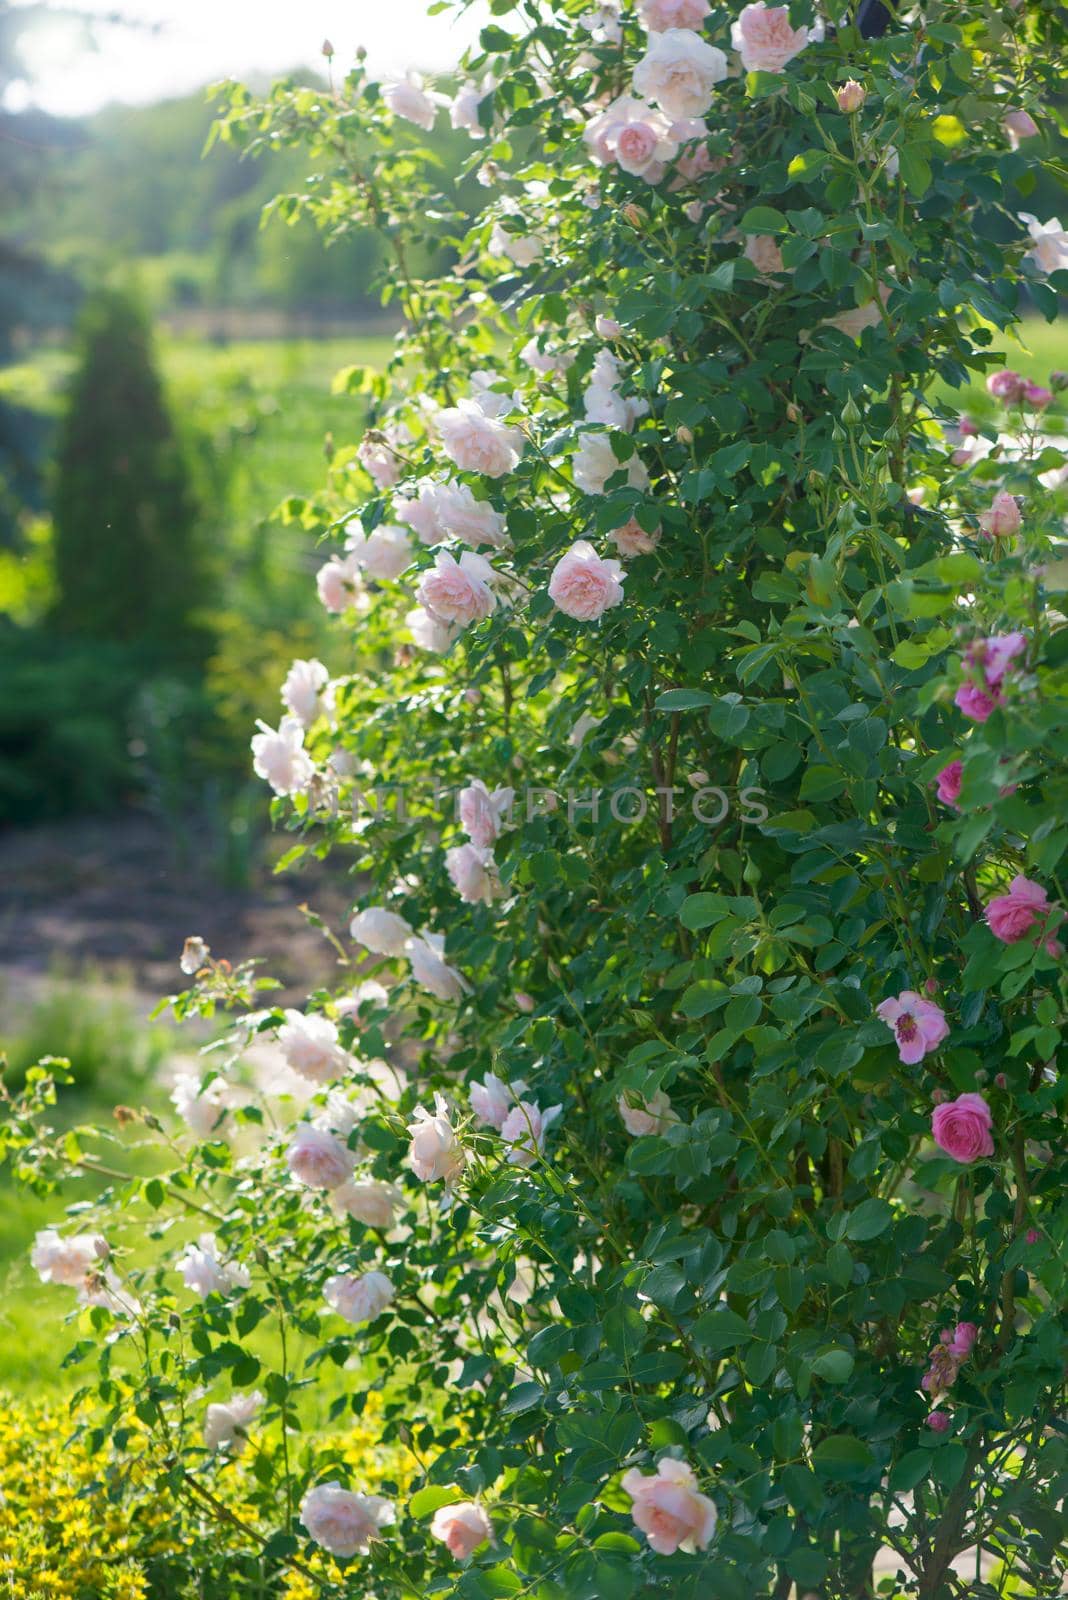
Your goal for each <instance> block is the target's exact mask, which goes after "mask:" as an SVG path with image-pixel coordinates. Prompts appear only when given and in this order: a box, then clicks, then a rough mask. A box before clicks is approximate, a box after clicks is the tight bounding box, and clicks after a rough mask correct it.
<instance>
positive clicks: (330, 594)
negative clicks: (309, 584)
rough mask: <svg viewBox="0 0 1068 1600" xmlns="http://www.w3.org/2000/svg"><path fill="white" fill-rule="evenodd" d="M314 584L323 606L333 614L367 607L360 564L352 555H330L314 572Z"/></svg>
mask: <svg viewBox="0 0 1068 1600" xmlns="http://www.w3.org/2000/svg"><path fill="white" fill-rule="evenodd" d="M315 586H316V589H317V590H318V593H319V599H320V600H321V601H322V604H323V606H324V607H325V608H326V610H327V611H329V612H331V613H332V614H333V615H335V616H336V615H337V614H338V613H340V612H342V611H348V610H349V609H350V608H355V609H356V610H359V611H363V610H366V608H367V594H366V591H365V589H364V587H363V581H362V578H361V574H360V564H359V562H358V561H357V560H356V558H355V557H354V556H352V555H347V556H344V557H341V556H332V557H331V558H330V560H329V561H327V562H326V563H325V564H324V565H323V566H321V567H320V568H319V571H318V572H317V573H316V575H315Z"/></svg>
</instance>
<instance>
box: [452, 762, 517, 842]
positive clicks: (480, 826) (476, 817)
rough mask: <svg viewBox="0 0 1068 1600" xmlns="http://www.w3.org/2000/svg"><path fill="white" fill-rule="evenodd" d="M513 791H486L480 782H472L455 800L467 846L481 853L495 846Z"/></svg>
mask: <svg viewBox="0 0 1068 1600" xmlns="http://www.w3.org/2000/svg"><path fill="white" fill-rule="evenodd" d="M514 799H515V790H514V789H494V790H493V791H492V793H491V792H490V790H489V789H487V787H486V785H485V784H484V783H483V782H482V780H481V778H473V779H472V780H471V782H470V783H469V784H468V785H467V788H466V789H461V790H460V794H459V799H458V812H459V817H460V825H461V827H462V828H463V830H464V832H465V833H466V834H467V837H468V838H469V839H470V841H471V843H472V844H474V845H478V847H479V848H480V849H482V850H484V849H486V848H487V847H488V846H489V845H492V844H495V843H496V841H497V840H498V839H499V838H500V836H501V831H502V829H503V827H504V825H505V822H506V820H507V818H508V816H509V814H510V813H511V809H512V802H513V800H514Z"/></svg>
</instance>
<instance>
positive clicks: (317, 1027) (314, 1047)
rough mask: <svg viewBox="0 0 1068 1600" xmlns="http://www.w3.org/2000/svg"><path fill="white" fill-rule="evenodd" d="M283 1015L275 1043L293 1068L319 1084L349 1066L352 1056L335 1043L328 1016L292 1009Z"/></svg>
mask: <svg viewBox="0 0 1068 1600" xmlns="http://www.w3.org/2000/svg"><path fill="white" fill-rule="evenodd" d="M285 1017H286V1020H285V1022H284V1024H283V1025H282V1027H280V1028H279V1030H278V1043H279V1044H280V1046H281V1048H282V1054H283V1055H284V1056H285V1058H286V1062H287V1064H288V1065H289V1066H290V1067H292V1068H293V1071H294V1072H299V1073H300V1075H301V1077H302V1078H307V1080H308V1082H309V1083H314V1084H316V1085H319V1086H322V1085H323V1084H326V1083H331V1082H333V1080H334V1079H335V1078H340V1077H341V1076H342V1074H343V1073H345V1072H347V1071H348V1070H349V1068H350V1067H351V1065H352V1058H351V1056H349V1054H348V1052H347V1051H345V1050H343V1049H342V1048H341V1046H340V1044H339V1043H338V1037H337V1028H336V1027H335V1025H334V1023H332V1022H331V1021H330V1019H329V1017H322V1016H319V1015H317V1014H316V1013H315V1012H310V1013H308V1014H307V1015H305V1013H304V1012H303V1011H293V1010H287V1011H286V1014H285Z"/></svg>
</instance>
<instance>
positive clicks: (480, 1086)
mask: <svg viewBox="0 0 1068 1600" xmlns="http://www.w3.org/2000/svg"><path fill="white" fill-rule="evenodd" d="M525 1088H526V1084H525V1083H524V1082H523V1080H522V1078H517V1079H516V1081H515V1083H514V1084H507V1083H505V1081H504V1079H503V1078H498V1076H497V1074H496V1073H495V1072H487V1073H486V1076H485V1078H484V1079H483V1081H482V1082H481V1083H473V1084H472V1085H471V1090H470V1100H471V1110H472V1111H473V1112H474V1113H475V1116H476V1117H477V1118H478V1120H479V1122H480V1123H481V1124H482V1126H483V1127H484V1128H496V1129H497V1131H498V1133H499V1132H500V1130H501V1128H502V1127H503V1126H504V1123H505V1121H506V1119H507V1117H508V1115H509V1113H510V1112H511V1110H512V1108H513V1106H514V1105H515V1104H516V1101H517V1100H518V1098H519V1096H520V1095H521V1094H522V1093H523V1091H524V1089H525Z"/></svg>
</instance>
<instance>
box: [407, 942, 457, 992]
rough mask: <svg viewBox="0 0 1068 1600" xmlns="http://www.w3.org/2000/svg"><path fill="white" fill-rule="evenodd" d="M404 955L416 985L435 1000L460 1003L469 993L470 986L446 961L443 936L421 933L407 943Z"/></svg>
mask: <svg viewBox="0 0 1068 1600" xmlns="http://www.w3.org/2000/svg"><path fill="white" fill-rule="evenodd" d="M406 954H407V957H408V960H409V962H410V963H411V968H412V977H413V978H414V979H415V981H416V983H418V984H420V985H421V986H422V987H423V988H424V989H429V990H430V993H431V994H432V995H434V996H436V998H437V999H438V1000H459V998H460V996H461V995H463V994H465V993H469V992H470V988H471V986H470V984H469V983H468V982H467V980H466V979H465V978H463V977H461V975H460V973H458V972H457V970H456V968H455V967H450V966H449V964H448V962H447V961H446V960H445V936H444V934H441V933H427V932H425V931H424V932H423V933H422V934H421V935H420V936H419V937H413V938H411V939H409V941H408V944H407V947H406Z"/></svg>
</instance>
